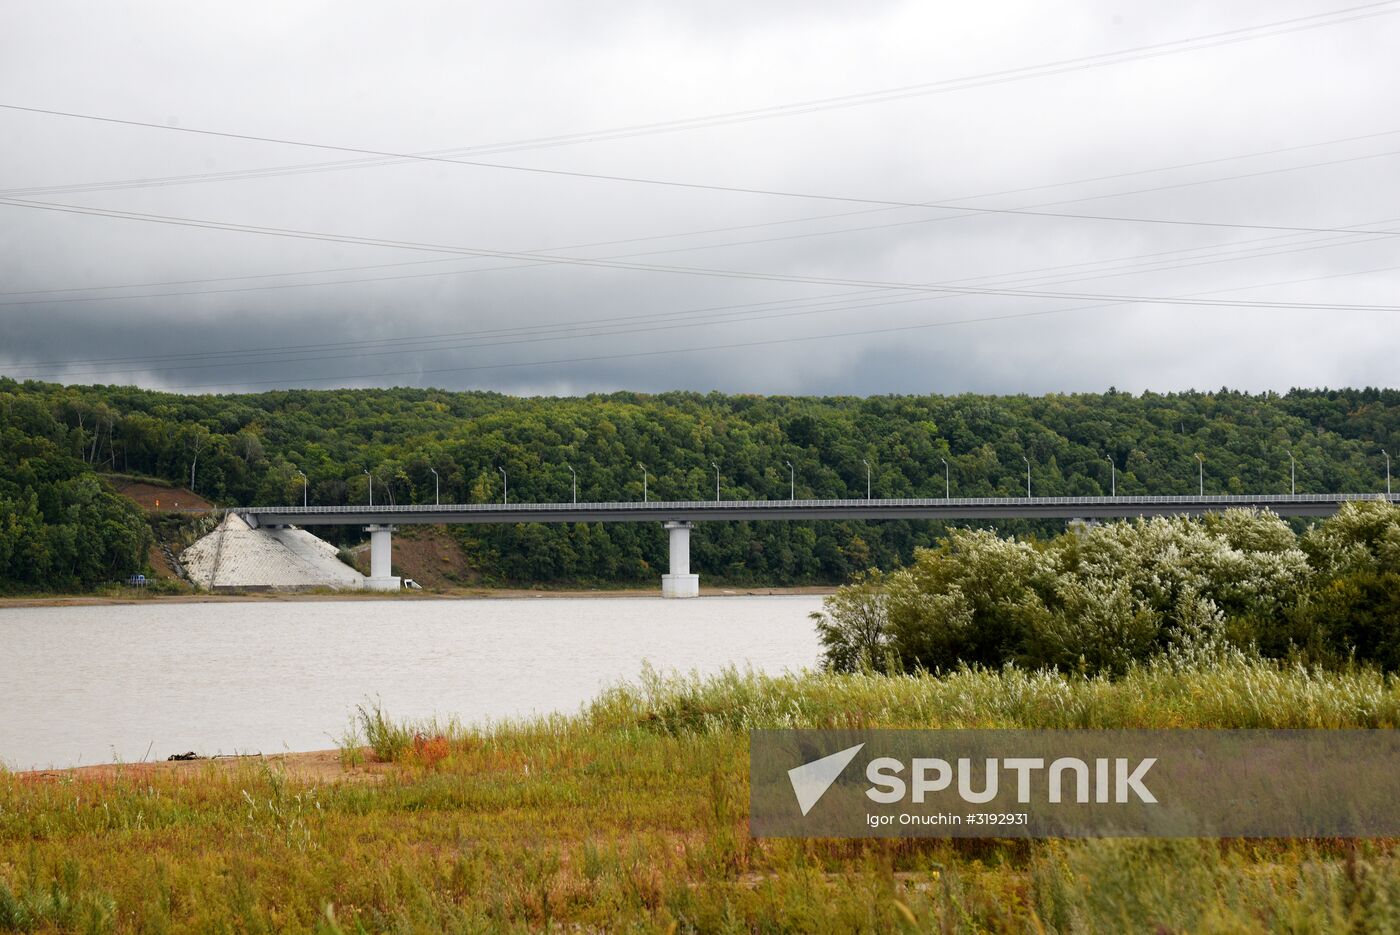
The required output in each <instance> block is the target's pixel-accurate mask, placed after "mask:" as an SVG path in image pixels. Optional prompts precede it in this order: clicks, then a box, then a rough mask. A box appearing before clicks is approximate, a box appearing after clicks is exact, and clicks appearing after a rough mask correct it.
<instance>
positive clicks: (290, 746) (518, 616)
mask: <svg viewBox="0 0 1400 935" xmlns="http://www.w3.org/2000/svg"><path fill="white" fill-rule="evenodd" d="M820 606H821V598H820V597H811V596H756V597H750V596H735V597H702V598H697V599H694V600H682V601H663V600H662V599H660V598H659V597H658V598H635V597H629V598H582V599H568V598H552V599H530V598H522V599H518V600H501V599H493V600H442V601H393V600H386V601H326V602H319V601H298V602H250V603H224V604H141V605H123V606H109V607H33V608H7V609H3V610H0V656H4V657H5V658H4V663H3V666H0V670H2V671H3V672H4V677H3V678H0V763H2V764H3V765H4V766H6V767H7V768H9V769H38V768H49V767H66V766H76V765H86V764H92V763H110V762H114V761H118V760H120V761H123V762H134V761H139V760H143V759H148V760H149V759H159V760H163V759H165V758H166V757H168V756H169V755H171V754H173V753H184V752H186V751H194V752H196V753H199V754H201V755H213V754H232V753H282V752H286V751H289V750H290V751H300V750H319V749H325V748H327V747H333V746H335V742H336V739H337V738H338V737H339V736H340V735H341V734H342V733H343V732H344V730H345V728H346V727H347V725H348V724H349V722H350V717H351V715H352V714H353V712H354V710H355V707H356V705H358V704H361V703H363V702H365V701H367V700H375V699H377V700H378V701H379V702H380V703H381V704H382V706H383V708H384V710H385V711H386V712H387V713H388V714H389V715H390V716H391V717H393V718H395V719H415V720H416V719H423V718H429V717H434V716H436V717H438V718H442V719H445V718H448V717H455V718H457V719H458V720H460V721H462V722H466V723H484V722H486V721H490V720H500V719H505V718H514V717H522V716H528V715H531V714H545V713H553V712H565V713H572V712H575V711H577V710H578V709H579V707H580V706H581V705H582V704H583V703H584V702H586V701H587V700H589V699H590V698H592V697H594V696H595V695H596V694H597V693H598V692H599V690H600V689H602V688H605V687H607V686H608V685H612V684H615V683H617V682H619V681H623V680H628V681H635V680H636V679H637V677H638V676H639V675H640V673H641V672H642V669H643V665H644V664H650V665H651V666H652V667H653V668H655V669H658V670H660V671H663V672H669V671H673V670H677V671H681V672H687V673H688V672H691V671H696V672H700V673H710V672H715V671H718V670H720V669H722V668H724V667H726V666H731V665H732V666H738V667H740V668H742V667H745V666H751V667H752V668H754V669H755V670H758V671H765V672H782V671H784V670H792V671H796V670H799V669H803V668H812V667H815V666H816V664H817V659H818V653H819V647H818V644H817V638H816V633H815V630H814V628H813V624H812V621H811V620H809V619H808V616H807V615H808V614H809V613H811V612H812V611H814V610H817V609H819V608H820Z"/></svg>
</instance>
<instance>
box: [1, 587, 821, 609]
mask: <svg viewBox="0 0 1400 935" xmlns="http://www.w3.org/2000/svg"><path fill="white" fill-rule="evenodd" d="M835 591H836V588H835V586H830V585H802V586H797V587H723V586H714V587H707V586H701V588H700V596H701V597H758V596H775V597H782V596H802V597H810V596H818V597H824V596H826V595H828V594H834V593H835ZM660 596H661V591H660V589H659V588H615V589H559V590H543V589H537V588H454V589H451V590H440V591H400V592H398V593H393V592H390V593H385V592H383V591H330V590H324V591H323V590H316V591H240V592H237V593H231V594H210V593H207V592H199V593H187V594H142V595H133V596H130V597H126V596H116V595H110V594H70V595H63V594H50V595H41V596H35V597H22V596H15V597H0V610H7V609H11V608H14V609H21V608H27V607H112V606H124V605H132V604H136V605H141V604H239V603H257V602H263V603H267V602H273V603H278V602H281V603H287V602H296V601H401V600H407V601H463V600H467V601H475V600H526V599H533V598H619V597H628V598H631V597H636V598H644V597H660Z"/></svg>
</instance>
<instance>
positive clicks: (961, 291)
mask: <svg viewBox="0 0 1400 935" xmlns="http://www.w3.org/2000/svg"><path fill="white" fill-rule="evenodd" d="M1269 239H1277V238H1269ZM1299 249H1309V248H1307V247H1297V248H1290V249H1288V250H1284V251H1275V252H1296V251H1297V250H1299ZM1169 252H1172V251H1169ZM1175 252H1180V251H1175ZM1262 255H1269V254H1267V253H1266V254H1262ZM1219 261H1220V260H1217V259H1212V260H1206V261H1204V262H1206V263H1210V262H1219ZM1084 265H1086V264H1070V266H1084ZM1186 265H1200V263H1196V264H1186ZM1169 268H1170V267H1169ZM682 269H688V268H682ZM1047 269H1054V268H1053V267H1052V268H1047ZM1150 271H1161V270H1160V269H1157V270H1150ZM710 272H713V271H710ZM738 275H745V274H738ZM747 275H760V274H747ZM763 275H764V278H769V277H768V275H767V274H763ZM1010 275H1017V274H1010ZM1109 275H1112V273H1110V274H1109ZM784 278H786V279H792V277H784ZM987 278H992V277H988V276H982V277H971V279H973V280H975V279H987ZM1098 278H1103V277H1098ZM1323 278H1325V277H1323ZM823 281H829V280H823ZM963 281H967V280H963ZM1032 281H1033V282H1034V281H1036V280H1032ZM1039 281H1041V282H1044V281H1046V280H1045V277H1041V278H1040V280H1039ZM1050 281H1051V282H1054V281H1055V280H1050ZM1059 281H1060V282H1066V281H1068V282H1075V281H1083V277H1072V278H1070V279H1067V280H1065V279H1061V280H1059ZM955 282H956V281H955ZM863 285H869V286H871V287H873V288H872V290H871V291H880V290H883V289H896V290H900V291H934V292H941V293H945V294H953V295H966V294H973V295H979V294H987V295H1007V296H1010V295H1018V296H1028V297H1043V298H1075V299H1098V298H1104V299H1115V300H1121V301H1142V302H1148V303H1156V302H1169V303H1171V302H1174V303H1177V304H1212V305H1214V304H1223V305H1230V306H1242V307H1289V308H1327V309H1338V310H1340V309H1350V310H1391V308H1392V307H1389V306H1361V305H1342V304H1338V303H1329V304H1325V305H1324V304H1321V303H1280V302H1273V301H1270V302H1250V303H1239V302H1233V303H1208V302H1201V301H1199V300H1197V301H1188V300H1181V299H1177V300H1173V299H1162V298H1159V297H1144V296H1119V297H1114V296H1097V295H1093V294H1082V293H1080V294H1071V293H1049V292H1026V291H1013V290H1008V289H968V288H961V287H957V286H956V285H954V284H948V283H932V284H927V283H922V284H885V283H870V284H863ZM1225 291H1229V290H1225ZM857 294H858V293H857ZM786 301H788V302H791V301H794V300H786ZM908 301H917V299H915V300H908ZM782 304H783V302H782V301H778V302H768V303H756V304H755V305H757V306H774V305H782ZM892 304H900V303H898V302H889V303H867V304H863V305H856V306H842V305H839V304H838V305H834V306H832V305H830V304H829V303H827V302H826V301H825V300H822V301H821V302H818V303H817V305H816V306H815V312H809V313H808V314H810V313H820V312H829V311H841V310H846V309H849V308H869V307H881V306H885V305H892ZM751 307H754V306H753V305H749V306H746V305H739V306H730V307H725V306H721V307H719V308H720V309H721V310H722V309H725V308H737V309H745V308H751ZM812 307H813V306H811V305H806V306H804V305H796V306H789V309H791V308H796V309H802V308H812ZM697 312H698V313H700V314H709V315H711V317H713V312H714V310H713V309H702V310H696V311H693V312H678V313H669V314H663V313H653V314H650V315H642V316H627V317H625V318H620V319H612V320H611V321H626V320H631V321H635V320H637V319H646V318H651V319H666V318H672V317H679V316H688V315H694V314H697ZM734 314H736V313H733V312H731V313H730V315H729V316H723V317H732V316H733V315H734ZM758 317H790V316H788V315H780V316H774V315H769V316H758ZM608 321H609V320H606V319H605V320H602V321H594V322H584V323H573V324H563V325H552V326H551V325H541V326H532V327H527V328H520V329H506V330H504V331H500V332H497V333H498V334H503V335H506V336H510V335H528V338H526V339H525V340H521V341H506V342H496V344H492V345H484V346H498V345H499V344H508V343H533V342H535V341H539V340H559V339H560V336H572V337H592V336H602V335H609V334H622V333H631V332H632V331H638V330H669V329H670V328H674V327H693V326H695V325H680V326H676V325H670V326H665V327H661V328H658V327H655V326H654V324H653V326H649V327H645V328H641V329H630V330H629V329H624V330H622V331H610V332H602V333H601V334H594V335H589V334H583V335H578V334H573V335H569V334H568V332H579V331H581V330H583V329H585V328H588V327H594V326H597V325H599V324H606V323H608ZM706 323H715V322H713V321H710V322H700V324H706ZM541 331H543V332H544V333H543V334H541V333H540V332H541ZM471 334H472V333H471V332H462V333H458V335H459V336H460V335H471ZM489 335H490V333H489V332H481V333H477V336H478V337H485V336H489ZM449 336H452V335H445V336H428V337H424V338H405V339H397V340H395V339H390V340H388V341H383V342H339V343H338V345H327V346H326V347H328V348H332V349H340V347H341V346H344V345H346V344H352V343H360V344H365V343H369V344H371V345H373V344H382V345H386V346H387V345H388V344H391V343H411V342H413V341H418V342H420V343H421V342H422V341H426V340H428V339H429V338H431V337H449ZM310 347H316V345H307V346H301V347H299V348H282V349H266V350H263V351H258V350H251V351H237V352H228V354H227V355H223V354H219V353H218V352H206V353H204V354H201V355H187V356H198V357H202V358H204V359H205V360H206V363H204V364H200V365H191V367H171V368H163V369H164V370H179V369H192V368H193V367H195V366H199V367H209V366H248V365H253V364H260V363H293V362H303V361H306V360H314V359H336V358H334V357H328V356H327V355H319V356H317V357H313V358H306V357H302V358H296V357H293V358H287V357H277V358H272V359H263V360H252V359H246V355H247V354H249V353H254V354H256V353H262V354H286V353H295V351H296V350H299V349H304V348H310ZM418 350H422V349H421V348H413V347H396V348H394V349H393V350H391V351H386V352H383V353H381V354H363V353H361V354H350V355H339V357H340V358H344V357H355V356H387V355H393V354H401V353H411V352H416V351H418ZM168 356H180V355H168ZM214 356H245V359H244V360H239V361H232V362H225V363H214V364H210V363H208V362H207V359H208V358H210V357H214ZM134 359H137V360H141V359H146V358H134ZM70 363H71V362H70ZM35 366H37V365H30V367H31V368H33V367H35ZM150 369H151V368H142V369H141V370H139V371H136V370H133V371H126V372H128V373H138V372H140V373H144V372H150ZM117 372H121V371H117Z"/></svg>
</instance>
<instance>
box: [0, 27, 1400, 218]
mask: <svg viewBox="0 0 1400 935" xmlns="http://www.w3.org/2000/svg"><path fill="white" fill-rule="evenodd" d="M1397 2H1400V0H1380V2H1373V3H1367V4H1362V5H1359V6H1353V7H1345V8H1342V9H1338V10H1331V11H1327V12H1324V13H1315V14H1310V15H1307V16H1301V17H1294V18H1292V19H1286V20H1278V21H1274V22H1270V23H1260V24H1256V25H1254V26H1244V27H1238V28H1235V29H1229V30H1224V31H1222V32H1216V33H1208V34H1205V35H1199V36H1192V37H1187V38H1183V39H1175V40H1170V41H1167V42H1159V43H1153V44H1149V45H1142V46H1135V47H1131V48H1126V49H1119V50H1116V51H1112V52H1103V53H1097V54H1094V55H1088V56H1080V57H1077V58H1069V59H1060V60H1056V61H1050V62H1042V63H1038V64H1035V65H1026V66H1020V67H1017V68H1010V69H1002V70H999V71H992V72H985V73H982V74H977V75H969V76H963V77H958V78H948V79H942V80H938V81H930V82H922V83H919V84H912V85H904V86H901V87H894V88H885V89H881V90H875V91H867V92H860V93H856V94H847V95H840V96H835V97H825V98H816V99H811V100H806V101H798V102H794V103H788V104H780V105H776V106H769V107H761V108H753V109H749V110H739V111H727V112H723V113H716V114H709V115H705V116H700V117H691V118H683V119H679V120H669V121H659V122H654V123H644V124H633V125H631V126H624V127H615V128H612V129H605V130H595V131H588V132H584V133H574V134H563V135H557V136H549V137H535V138H530V139H524V140H516V141H512V142H508V143H497V144H490V145H486V146H475V147H459V148H457V149H449V150H432V151H423V152H416V153H395V152H385V151H380V150H370V149H361V148H357V147H349V146H334V145H329V144H313V143H305V142H299V141H293V140H286V139H281V138H277V137H270V136H259V135H255V134H243V133H232V132H225V131H218V130H207V129H200V128H190V127H172V126H169V125H166V124H158V123H151V122H146V121H139V120H130V119H122V118H116V117H105V116H99V115H94V114H82V113H76V112H72V111H62V110H56V109H50V108H40V107H32V106H24V105H19V104H0V109H6V110H10V111H15V112H25V113H33V114H43V115H47V116H55V117H66V118H71V119H82V120H93V121H101V122H104V123H110V124H116V125H124V126H133V127H142V128H147V129H155V130H166V131H170V132H177V133H190V134H197V135H204V136H214V137H224V138H228V139H238V140H244V141H251V142H262V143H277V144H283V145H296V146H309V147H314V148H318V149H324V150H331V151H337V152H345V153H354V154H357V155H361V156H369V157H372V158H371V159H368V160H364V159H361V160H348V161H341V162H338V163H319V164H303V165H299V166H280V167H266V168H261V169H250V170H236V171H233V172H225V173H200V174H195V175H186V176H167V177H164V178H148V179H125V180H117V181H111V182H97V183H85V184H82V185H77V186H57V187H55V186H49V187H46V188H43V189H39V190H32V189H31V190H29V191H28V192H27V193H30V194H39V193H44V194H57V193H59V192H63V193H73V192H87V191H105V190H114V189H119V188H134V187H149V186H153V185H171V184H181V183H192V182H207V181H229V180H234V179H240V178H266V177H269V176H272V175H279V174H305V173H306V172H311V171H323V170H338V169H344V168H360V167H365V166H372V165H386V164H392V163H402V162H414V161H430V162H462V160H459V159H457V158H455V157H454V154H466V153H476V154H483V153H488V154H489V153H499V152H516V151H520V150H528V149H541V148H552V147H556V146H569V145H577V144H580V143H596V142H608V141H614V140H621V139H630V138H633V137H637V136H644V135H651V134H655V133H673V132H678V131H685V130H696V129H708V128H712V127H717V126H724V125H730V124H736V123H748V122H753V121H757V120H767V119H772V118H778V117H792V116H797V115H801V114H810V113H815V112H818V111H824V110H833V109H839V108H847V107H856V106H865V105H868V104H878V103H885V102H888V101H893V100H903V99H906V98H910V97H917V96H923V95H928V94H937V93H949V92H955V91H963V90H968V89H971V88H980V87H988V86H992V85H1000V84H1006V83H1009V82H1014V81H1024V80H1029V79H1033V78H1041V77H1050V76H1055V75H1062V74H1067V73H1070V72H1074V71H1080V70H1085V69H1091V68H1102V67H1107V66H1112V65H1118V64H1123V63H1125V62H1132V61H1141V60H1145V59H1151V58H1158V57H1162V56H1165V55H1177V54H1182V53H1186V52H1194V51H1199V50H1202V49H1208V48H1216V47H1219V46H1224V45H1232V44H1235V43H1239V42H1249V41H1253V40H1256V39H1262V38H1268V37H1272V36H1278V35H1285V34H1288V33H1293V32H1299V31H1302V30H1307V29H1316V28H1323V27H1327V26H1334V25H1340V24H1344V23H1351V22H1357V21H1361V20H1366V19H1371V18H1373V17H1377V16H1387V15H1390V14H1392V13H1395V12H1396V3H1397ZM463 164H472V163H463ZM496 167H497V168H523V167H505V166H496ZM541 171H542V170H541ZM5 194H19V191H14V192H9V193H5Z"/></svg>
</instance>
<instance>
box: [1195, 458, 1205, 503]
mask: <svg viewBox="0 0 1400 935" xmlns="http://www.w3.org/2000/svg"><path fill="white" fill-rule="evenodd" d="M1196 474H1197V480H1198V482H1199V483H1200V494H1201V496H1203V497H1204V496H1205V495H1206V459H1205V458H1202V457H1201V453H1200V452H1199V451H1198V452H1196Z"/></svg>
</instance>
